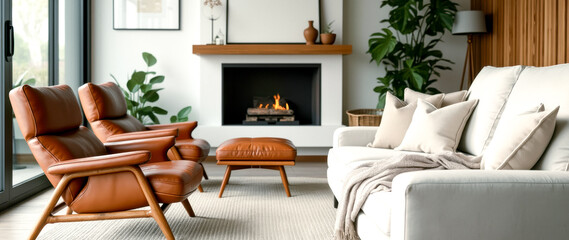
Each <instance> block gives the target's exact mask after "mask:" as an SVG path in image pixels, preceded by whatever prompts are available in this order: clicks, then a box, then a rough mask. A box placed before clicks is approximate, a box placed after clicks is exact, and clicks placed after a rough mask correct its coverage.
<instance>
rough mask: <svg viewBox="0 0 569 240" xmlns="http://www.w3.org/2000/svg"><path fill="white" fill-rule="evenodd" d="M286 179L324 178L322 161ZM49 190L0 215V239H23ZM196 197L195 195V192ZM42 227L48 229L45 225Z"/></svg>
mask: <svg viewBox="0 0 569 240" xmlns="http://www.w3.org/2000/svg"><path fill="white" fill-rule="evenodd" d="M204 167H205V169H206V171H207V174H208V175H209V176H216V177H223V174H224V173H225V166H217V165H216V164H215V162H212V161H206V162H204ZM285 169H286V172H287V175H288V177H317V178H325V177H326V169H327V166H326V162H297V163H296V166H286V167H285ZM231 176H232V177H233V176H275V177H280V174H279V171H272V170H266V169H244V170H238V171H234V172H232V173H231ZM52 192H53V188H50V189H48V190H45V191H43V192H41V193H38V194H37V195H36V196H34V197H32V198H30V199H28V200H26V201H24V202H22V203H20V204H18V205H16V206H14V207H12V208H10V209H8V210H5V211H3V212H0V239H4V240H11V239H27V238H28V235H29V234H30V232H31V231H32V228H33V227H34V225H35V223H36V221H37V219H38V217H39V215H40V214H41V212H42V211H43V209H44V207H45V204H46V202H47V201H48V200H49V198H50V197H51V193H52ZM196 194H199V193H196ZM46 227H49V225H48V226H46Z"/></svg>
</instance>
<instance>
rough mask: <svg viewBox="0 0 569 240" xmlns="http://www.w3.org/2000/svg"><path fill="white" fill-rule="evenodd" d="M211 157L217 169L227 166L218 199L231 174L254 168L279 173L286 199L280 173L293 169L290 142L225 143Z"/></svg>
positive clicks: (254, 140) (285, 181)
mask: <svg viewBox="0 0 569 240" xmlns="http://www.w3.org/2000/svg"><path fill="white" fill-rule="evenodd" d="M215 157H216V158H217V164H218V165H227V168H226V170H225V176H224V177H223V182H222V183H221V188H220V190H219V196H218V197H220V198H221V196H222V195H223V191H224V190H225V186H226V185H227V182H229V178H230V177H231V171H233V170H239V169H246V168H252V167H256V166H258V167H259V168H266V169H272V170H279V171H280V173H281V179H282V181H283V186H284V188H285V192H286V195H287V196H288V197H290V190H289V187H288V179H287V177H286V172H285V169H284V166H286V165H288V166H292V165H294V164H295V160H296V147H295V146H294V144H293V143H292V142H291V141H290V140H288V139H284V138H270V137H264V138H263V137H261V138H234V139H229V140H227V141H225V142H223V143H221V144H220V145H219V147H218V148H217V150H216V151H215Z"/></svg>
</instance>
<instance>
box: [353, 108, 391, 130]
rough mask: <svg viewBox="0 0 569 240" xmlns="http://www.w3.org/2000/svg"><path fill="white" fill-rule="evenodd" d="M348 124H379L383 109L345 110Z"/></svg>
mask: <svg viewBox="0 0 569 240" xmlns="http://www.w3.org/2000/svg"><path fill="white" fill-rule="evenodd" d="M346 114H348V125H349V126H350V127H355V126H379V124H380V123H381V116H382V115H383V109H354V110H348V111H346Z"/></svg>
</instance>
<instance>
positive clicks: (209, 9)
mask: <svg viewBox="0 0 569 240" xmlns="http://www.w3.org/2000/svg"><path fill="white" fill-rule="evenodd" d="M223 10H224V9H223V5H222V4H221V0H205V1H204V3H203V7H202V13H203V15H205V17H206V18H207V19H209V20H210V21H211V42H210V43H209V44H215V38H213V22H214V21H215V20H217V19H219V17H221V14H222V13H223Z"/></svg>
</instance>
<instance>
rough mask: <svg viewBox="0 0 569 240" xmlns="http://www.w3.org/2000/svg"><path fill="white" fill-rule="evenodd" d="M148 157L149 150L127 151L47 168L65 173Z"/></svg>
mask: <svg viewBox="0 0 569 240" xmlns="http://www.w3.org/2000/svg"><path fill="white" fill-rule="evenodd" d="M148 159H150V152H148V151H135V152H128V153H117V154H108V155H101V156H95V157H86V158H77V159H71V160H67V161H63V162H60V163H56V164H53V165H51V166H49V167H48V168H47V172H48V173H50V174H67V173H74V172H82V171H90V170H101V169H106V168H114V167H123V166H132V165H139V164H143V163H145V162H147V161H148Z"/></svg>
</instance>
